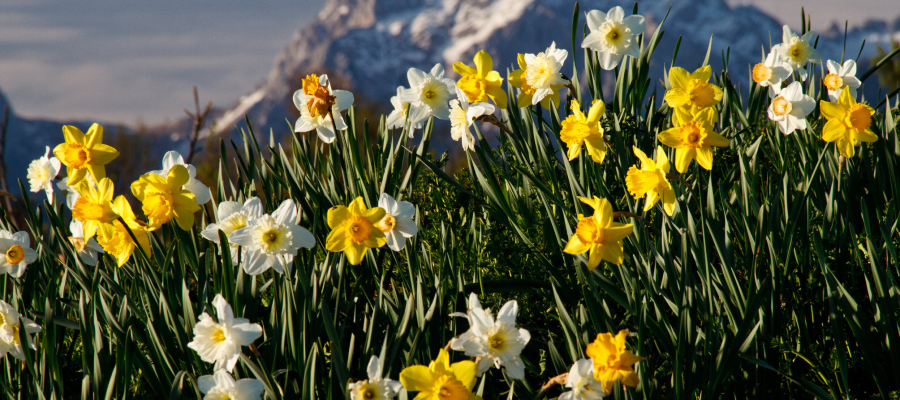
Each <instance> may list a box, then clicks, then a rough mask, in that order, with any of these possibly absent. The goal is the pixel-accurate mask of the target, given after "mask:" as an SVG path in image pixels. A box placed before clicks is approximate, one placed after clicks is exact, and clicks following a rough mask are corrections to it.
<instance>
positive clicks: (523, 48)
mask: <svg viewBox="0 0 900 400" xmlns="http://www.w3.org/2000/svg"><path fill="white" fill-rule="evenodd" d="M632 4H633V3H632ZM616 5H623V4H622V3H621V2H617V1H613V0H587V1H582V2H581V3H580V7H581V12H582V13H584V12H587V11H588V10H592V9H599V10H603V11H606V10H609V9H610V8H612V7H614V6H616ZM573 6H574V2H572V1H565V0H330V1H328V3H326V5H325V6H324V8H323V9H322V11H321V12H320V13H319V15H318V18H317V19H316V20H315V21H314V22H313V23H311V24H310V25H308V26H306V27H303V28H302V29H300V30H298V31H297V32H296V33H295V34H294V37H293V39H292V40H291V42H290V44H288V45H287V47H286V48H285V49H284V50H283V51H282V53H281V54H280V55H279V56H278V57H277V58H276V60H275V65H274V66H273V68H272V70H271V71H270V72H269V75H268V76H267V77H266V79H265V81H264V82H263V83H262V84H260V85H259V86H258V87H257V88H256V89H255V90H254V91H252V92H251V93H250V94H248V95H246V96H243V97H242V98H241V99H240V101H239V102H238V103H237V104H236V105H235V106H233V107H231V108H230V109H228V110H227V111H225V112H224V113H223V114H220V116H219V118H218V120H217V126H218V127H219V129H220V130H221V131H227V130H230V129H232V128H233V127H234V126H235V125H240V124H241V123H242V118H243V116H244V114H248V115H249V116H250V118H251V120H252V121H253V122H254V124H255V125H257V126H264V127H273V128H274V129H275V130H276V131H278V130H281V129H287V126H286V125H285V124H284V122H283V121H284V120H285V118H288V119H289V120H291V121H292V120H293V117H289V115H291V111H292V110H291V109H292V108H293V105H292V104H291V93H292V91H293V90H294V89H296V82H297V77H298V76H302V75H305V74H309V73H323V72H327V73H329V74H332V75H335V76H337V77H339V79H337V80H336V81H340V82H342V83H344V84H345V85H346V86H345V87H336V88H341V89H349V90H352V91H354V92H355V93H358V94H359V93H361V94H363V95H365V96H366V97H367V98H369V99H383V100H384V101H385V102H387V99H389V98H390V96H392V95H394V94H395V93H396V88H397V86H398V85H407V81H406V71H407V69H409V68H410V67H416V68H419V69H423V70H428V69H430V67H431V66H433V65H434V64H435V63H442V64H444V66H445V68H446V69H447V70H448V73H449V75H450V76H451V77H454V76H455V73H454V72H452V69H451V65H452V64H453V62H455V61H463V62H466V63H469V64H471V63H472V57H473V55H474V54H475V53H476V52H477V51H479V50H482V49H484V50H487V51H488V52H489V53H490V54H491V55H492V56H493V58H494V66H495V69H498V70H500V71H503V69H504V68H506V67H510V68H512V67H513V66H514V64H515V60H516V54H517V53H536V52H539V51H542V50H543V49H545V48H546V47H547V46H549V44H550V42H552V41H555V42H556V43H557V47H560V48H566V49H568V50H569V51H570V53H569V54H570V59H571V55H572V51H571V50H572V49H571V47H572V41H571V23H572V22H571V21H572V13H573V9H574V8H573ZM670 6H671V10H670ZM623 7H624V8H626V13H628V12H630V8H631V5H628V4H625V5H623ZM639 7H640V9H639V10H638V12H639V13H640V14H642V15H644V16H645V17H646V19H647V22H648V24H647V26H648V27H647V34H648V35H650V34H652V32H653V31H655V30H656V29H657V27H658V26H659V24H660V22H661V21H662V19H663V17H665V16H666V13H667V12H668V17H667V19H666V21H665V23H664V25H663V27H662V28H663V31H664V32H665V35H664V36H663V41H662V43H661V44H660V46H659V48H658V50H657V54H656V57H655V62H656V63H657V65H655V67H658V68H655V70H656V71H657V73H658V74H659V76H661V74H662V71H663V69H664V68H665V67H667V66H668V65H665V66H664V65H663V63H666V64H668V63H670V62H671V57H672V56H671V52H672V49H674V44H675V41H676V39H677V38H678V36H682V42H681V47H680V51H679V54H678V59H677V61H676V64H677V65H679V66H683V67H685V68H687V69H693V68H695V67H697V66H699V64H700V63H701V62H702V60H703V57H704V55H705V54H706V50H707V47H708V45H709V40H710V36H712V43H713V52H712V56H711V64H713V67H714V70H720V69H721V67H722V54H723V52H724V51H725V49H726V47H730V56H729V62H728V64H729V68H730V70H731V71H732V75H737V76H741V75H742V74H747V73H748V71H749V67H748V66H749V65H752V64H755V63H758V62H760V58H761V56H762V52H763V46H764V47H765V50H766V51H768V49H769V47H770V43H771V44H777V43H780V42H781V24H779V23H778V22H777V21H776V20H775V19H774V18H772V17H771V16H769V15H767V14H765V13H763V12H761V11H760V10H759V9H757V8H755V7H753V6H738V7H730V6H728V4H726V3H725V1H724V0H695V1H690V2H688V1H677V2H674V3H673V2H671V1H660V0H646V1H640V2H639ZM799 11H800V10H797V13H798V17H799ZM813 17H814V16H813ZM581 21H582V23H584V17H583V16H582V18H581ZM898 30H900V19H898V20H897V21H896V22H894V23H885V22H881V23H870V24H868V25H866V26H865V27H862V28H857V29H854V30H852V31H850V32H849V33H848V36H847V54H848V57H851V56H855V55H856V53H857V51H858V49H859V46H860V44H861V43H862V41H863V40H865V41H866V46H865V49H864V51H863V53H862V56H861V57H860V60H861V62H860V64H861V66H860V73H862V72H863V71H865V64H867V61H865V62H863V61H862V60H868V58H869V56H870V55H871V54H873V53H874V51H875V47H876V46H875V45H876V44H882V45H886V47H887V48H890V45H889V39H890V35H891V33H892V32H897V31H898ZM843 33H844V32H843V29H838V27H836V26H835V27H832V29H831V30H829V31H828V32H819V34H820V38H819V42H818V48H819V49H820V51H821V52H822V54H823V55H824V56H825V57H826V58H832V59H840V57H841V54H842V46H843ZM895 35H896V33H895ZM896 37H900V35H897V36H896ZM576 46H580V40H579V43H576ZM577 50H578V52H577V56H578V57H579V62H581V60H583V58H582V54H583V53H582V52H581V49H580V48H579V49H577ZM570 68H571V66H569V67H567V69H564V70H570ZM745 76H746V75H745ZM748 79H749V78H748ZM872 80H873V81H874V80H875V79H874V78H873V79H872ZM292 82H293V83H292ZM870 85H871V84H870ZM347 86H349V87H347ZM267 131H268V129H267Z"/></svg>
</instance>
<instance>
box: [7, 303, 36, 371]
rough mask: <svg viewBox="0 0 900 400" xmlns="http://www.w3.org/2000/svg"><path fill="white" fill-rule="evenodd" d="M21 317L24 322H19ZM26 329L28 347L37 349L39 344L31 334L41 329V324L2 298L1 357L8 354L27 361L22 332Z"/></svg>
mask: <svg viewBox="0 0 900 400" xmlns="http://www.w3.org/2000/svg"><path fill="white" fill-rule="evenodd" d="M19 319H21V320H22V324H19ZM23 328H24V329H25V338H26V339H27V340H28V343H27V345H28V347H31V348H32V349H34V350H37V346H35V345H34V342H33V341H32V340H31V335H34V334H35V333H38V332H40V331H41V326H40V325H38V324H36V323H34V321H32V320H30V319H28V318H26V317H25V316H23V315H21V314H19V312H18V311H16V309H15V307H13V306H12V305H10V304H9V303H7V302H5V301H3V300H0V357H4V358H5V357H6V355H7V354H10V355H12V356H13V357H15V358H17V359H19V360H21V361H25V351H24V349H23V348H22V341H21V333H20V331H21V330H22V329H23Z"/></svg>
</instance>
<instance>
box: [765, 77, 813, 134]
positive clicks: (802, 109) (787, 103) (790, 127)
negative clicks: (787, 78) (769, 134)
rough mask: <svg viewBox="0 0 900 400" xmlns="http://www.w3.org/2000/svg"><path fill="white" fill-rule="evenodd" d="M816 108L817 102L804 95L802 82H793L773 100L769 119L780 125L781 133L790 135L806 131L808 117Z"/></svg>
mask: <svg viewBox="0 0 900 400" xmlns="http://www.w3.org/2000/svg"><path fill="white" fill-rule="evenodd" d="M815 108H816V101H815V100H813V98H812V97H809V96H807V95H806V94H804V93H803V87H802V85H801V84H800V82H792V83H791V84H790V85H788V86H787V87H786V88H784V89H782V90H781V92H779V93H778V95H777V96H775V98H774V99H772V104H771V105H769V110H768V111H769V119H771V120H772V121H775V122H777V123H778V127H779V128H781V132H782V133H784V134H785V135H790V134H791V133H793V132H794V131H795V130H797V129H801V130H802V129H806V116H807V115H809V113H811V112H812V111H813V110H814V109H815Z"/></svg>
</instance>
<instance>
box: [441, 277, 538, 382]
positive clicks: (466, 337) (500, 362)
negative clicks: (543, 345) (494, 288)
mask: <svg viewBox="0 0 900 400" xmlns="http://www.w3.org/2000/svg"><path fill="white" fill-rule="evenodd" d="M518 310H519V304H518V303H517V302H516V301H515V300H512V301H509V302H507V303H506V304H504V305H503V307H501V308H500V312H499V313H498V314H497V320H496V321H495V320H494V316H493V315H492V314H491V310H490V309H487V310H484V309H482V308H481V302H479V301H478V296H477V295H475V293H471V294H469V312H468V314H463V313H454V314H451V316H459V317H466V318H467V319H468V320H469V330H468V331H466V332H465V333H463V334H462V335H460V336H459V337H458V338H454V339H453V340H452V341H451V342H450V348H451V349H453V350H458V351H465V352H466V355H467V356H471V357H481V361H479V362H478V375H479V376H480V375H481V374H483V373H485V371H487V370H488V369H489V368H491V365H493V366H494V367H495V368H498V369H499V368H500V367H501V366H502V367H506V372H507V373H508V374H509V377H510V378H513V379H525V364H524V363H522V359H521V358H519V354H521V353H522V349H523V348H525V345H526V344H528V341H529V340H531V334H530V333H528V331H527V330H525V329H521V328H519V329H517V328H516V314H517V313H518Z"/></svg>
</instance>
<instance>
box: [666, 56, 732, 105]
mask: <svg viewBox="0 0 900 400" xmlns="http://www.w3.org/2000/svg"><path fill="white" fill-rule="evenodd" d="M711 76H712V67H710V66H709V65H707V66H705V67H700V68H698V69H697V70H696V71H694V73H692V74H688V72H687V71H686V70H685V69H684V68H681V67H672V68H671V69H669V82H670V83H671V84H672V89H670V90H669V91H668V92H666V97H665V101H666V103H668V104H669V107H671V108H689V109H703V108H707V107H712V106H714V105H716V103H718V102H720V101H722V88H720V87H718V86H716V85H713V84H710V83H709V78H710V77H711ZM716 117H718V115H717V116H716Z"/></svg>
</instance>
